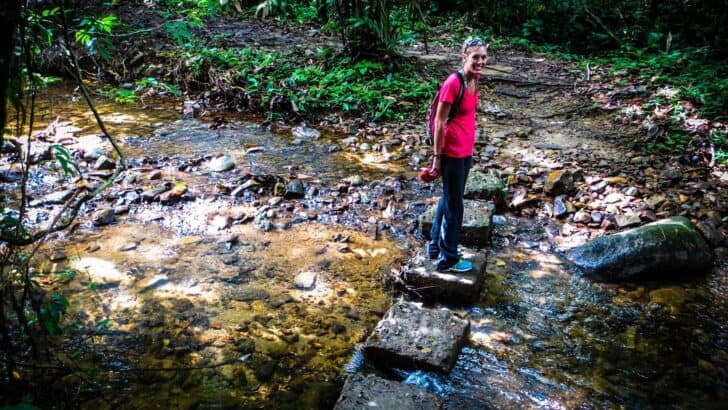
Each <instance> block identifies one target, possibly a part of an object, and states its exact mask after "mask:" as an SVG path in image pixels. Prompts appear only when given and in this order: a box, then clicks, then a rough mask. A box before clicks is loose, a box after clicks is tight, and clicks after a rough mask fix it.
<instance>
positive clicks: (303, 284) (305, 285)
mask: <svg viewBox="0 0 728 410" xmlns="http://www.w3.org/2000/svg"><path fill="white" fill-rule="evenodd" d="M317 277H318V275H317V273H316V272H312V271H305V272H301V273H299V274H298V275H296V277H295V278H294V279H293V286H294V287H295V288H296V289H301V290H312V289H313V288H314V287H315V286H316V278H317Z"/></svg>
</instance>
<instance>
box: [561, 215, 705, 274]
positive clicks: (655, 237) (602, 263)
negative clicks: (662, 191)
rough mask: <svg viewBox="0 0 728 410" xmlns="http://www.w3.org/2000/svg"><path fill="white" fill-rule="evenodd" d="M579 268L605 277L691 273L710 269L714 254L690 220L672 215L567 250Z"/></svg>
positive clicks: (569, 256)
mask: <svg viewBox="0 0 728 410" xmlns="http://www.w3.org/2000/svg"><path fill="white" fill-rule="evenodd" d="M567 257H568V258H569V259H570V260H571V261H572V262H574V264H576V266H578V267H579V268H581V270H582V271H583V272H584V273H585V274H587V275H591V276H596V277H599V278H602V279H605V280H622V279H627V278H632V277H634V276H641V275H649V274H661V275H663V274H664V275H667V274H683V275H694V274H697V273H699V272H701V271H705V270H708V269H710V267H711V266H712V265H713V259H714V255H713V252H712V250H711V249H710V247H708V244H707V243H706V242H705V240H704V239H703V237H702V236H700V234H699V233H698V232H697V231H696V230H695V229H694V227H693V224H692V223H691V222H690V220H688V219H687V218H685V217H672V218H667V219H663V220H661V221H657V222H653V223H650V224H647V225H644V226H641V227H639V228H634V229H630V230H627V231H624V232H619V233H616V234H613V235H607V236H601V237H599V238H596V239H594V240H592V241H590V242H588V243H586V244H585V245H582V246H579V247H576V248H574V249H572V250H571V251H569V252H568V253H567Z"/></svg>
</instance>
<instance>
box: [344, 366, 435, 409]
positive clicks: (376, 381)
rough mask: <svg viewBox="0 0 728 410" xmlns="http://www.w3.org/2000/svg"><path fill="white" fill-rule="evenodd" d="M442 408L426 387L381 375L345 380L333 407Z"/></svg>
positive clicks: (358, 376)
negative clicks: (420, 387) (383, 377)
mask: <svg viewBox="0 0 728 410" xmlns="http://www.w3.org/2000/svg"><path fill="white" fill-rule="evenodd" d="M372 408H374V409H397V410H439V409H442V400H441V399H440V398H439V397H437V396H436V395H434V394H432V393H430V392H428V391H427V390H422V389H419V388H417V387H415V386H412V385H409V384H404V383H399V382H395V381H391V380H387V379H382V378H380V377H377V376H374V375H369V376H364V375H361V374H352V375H351V376H349V377H348V378H347V379H346V383H344V388H343V389H342V390H341V395H340V396H339V400H338V401H337V402H336V405H335V406H334V410H364V409H367V410H369V409H372Z"/></svg>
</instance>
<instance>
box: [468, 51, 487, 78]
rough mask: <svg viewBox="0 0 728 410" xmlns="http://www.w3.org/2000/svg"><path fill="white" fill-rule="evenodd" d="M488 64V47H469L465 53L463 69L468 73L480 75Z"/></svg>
mask: <svg viewBox="0 0 728 410" xmlns="http://www.w3.org/2000/svg"><path fill="white" fill-rule="evenodd" d="M487 62H488V47H487V46H475V47H468V49H467V50H465V53H463V68H464V69H465V72H466V73H470V74H477V75H480V73H481V72H482V71H483V68H484V67H485V64H486V63H487Z"/></svg>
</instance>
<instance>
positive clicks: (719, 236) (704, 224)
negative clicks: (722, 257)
mask: <svg viewBox="0 0 728 410" xmlns="http://www.w3.org/2000/svg"><path fill="white" fill-rule="evenodd" d="M720 224H721V221H720V219H719V218H717V217H711V218H708V219H706V220H704V221H700V222H698V225H697V228H698V230H699V231H700V233H701V234H703V237H704V238H705V239H707V240H708V242H710V244H711V245H713V246H721V245H722V244H724V243H726V237H725V235H724V234H723V232H721V231H720Z"/></svg>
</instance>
